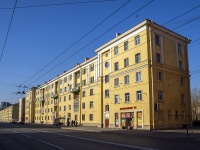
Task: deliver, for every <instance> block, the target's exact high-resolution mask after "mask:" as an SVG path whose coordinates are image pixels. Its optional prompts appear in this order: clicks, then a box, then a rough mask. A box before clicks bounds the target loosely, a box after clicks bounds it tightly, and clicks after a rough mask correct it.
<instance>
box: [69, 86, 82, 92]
mask: <svg viewBox="0 0 200 150" xmlns="http://www.w3.org/2000/svg"><path fill="white" fill-rule="evenodd" d="M70 92H71V93H79V92H80V87H75V88H73V89H71V90H70Z"/></svg>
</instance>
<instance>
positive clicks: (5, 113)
mask: <svg viewBox="0 0 200 150" xmlns="http://www.w3.org/2000/svg"><path fill="white" fill-rule="evenodd" d="M18 118H19V103H17V104H13V105H11V106H9V107H6V108H4V109H2V110H0V122H12V120H16V121H17V120H18Z"/></svg>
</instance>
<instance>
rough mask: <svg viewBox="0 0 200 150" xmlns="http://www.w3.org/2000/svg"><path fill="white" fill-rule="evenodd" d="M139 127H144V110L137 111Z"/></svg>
mask: <svg viewBox="0 0 200 150" xmlns="http://www.w3.org/2000/svg"><path fill="white" fill-rule="evenodd" d="M137 128H142V112H141V111H139V112H137Z"/></svg>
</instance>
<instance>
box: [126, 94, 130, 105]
mask: <svg viewBox="0 0 200 150" xmlns="http://www.w3.org/2000/svg"><path fill="white" fill-rule="evenodd" d="M127 102H130V94H129V93H125V103H127Z"/></svg>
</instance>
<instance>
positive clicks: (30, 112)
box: [25, 87, 36, 123]
mask: <svg viewBox="0 0 200 150" xmlns="http://www.w3.org/2000/svg"><path fill="white" fill-rule="evenodd" d="M35 89H36V88H35V87H33V88H31V89H30V90H29V91H27V92H26V98H25V122H26V123H34V121H35V118H34V117H35Z"/></svg>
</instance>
